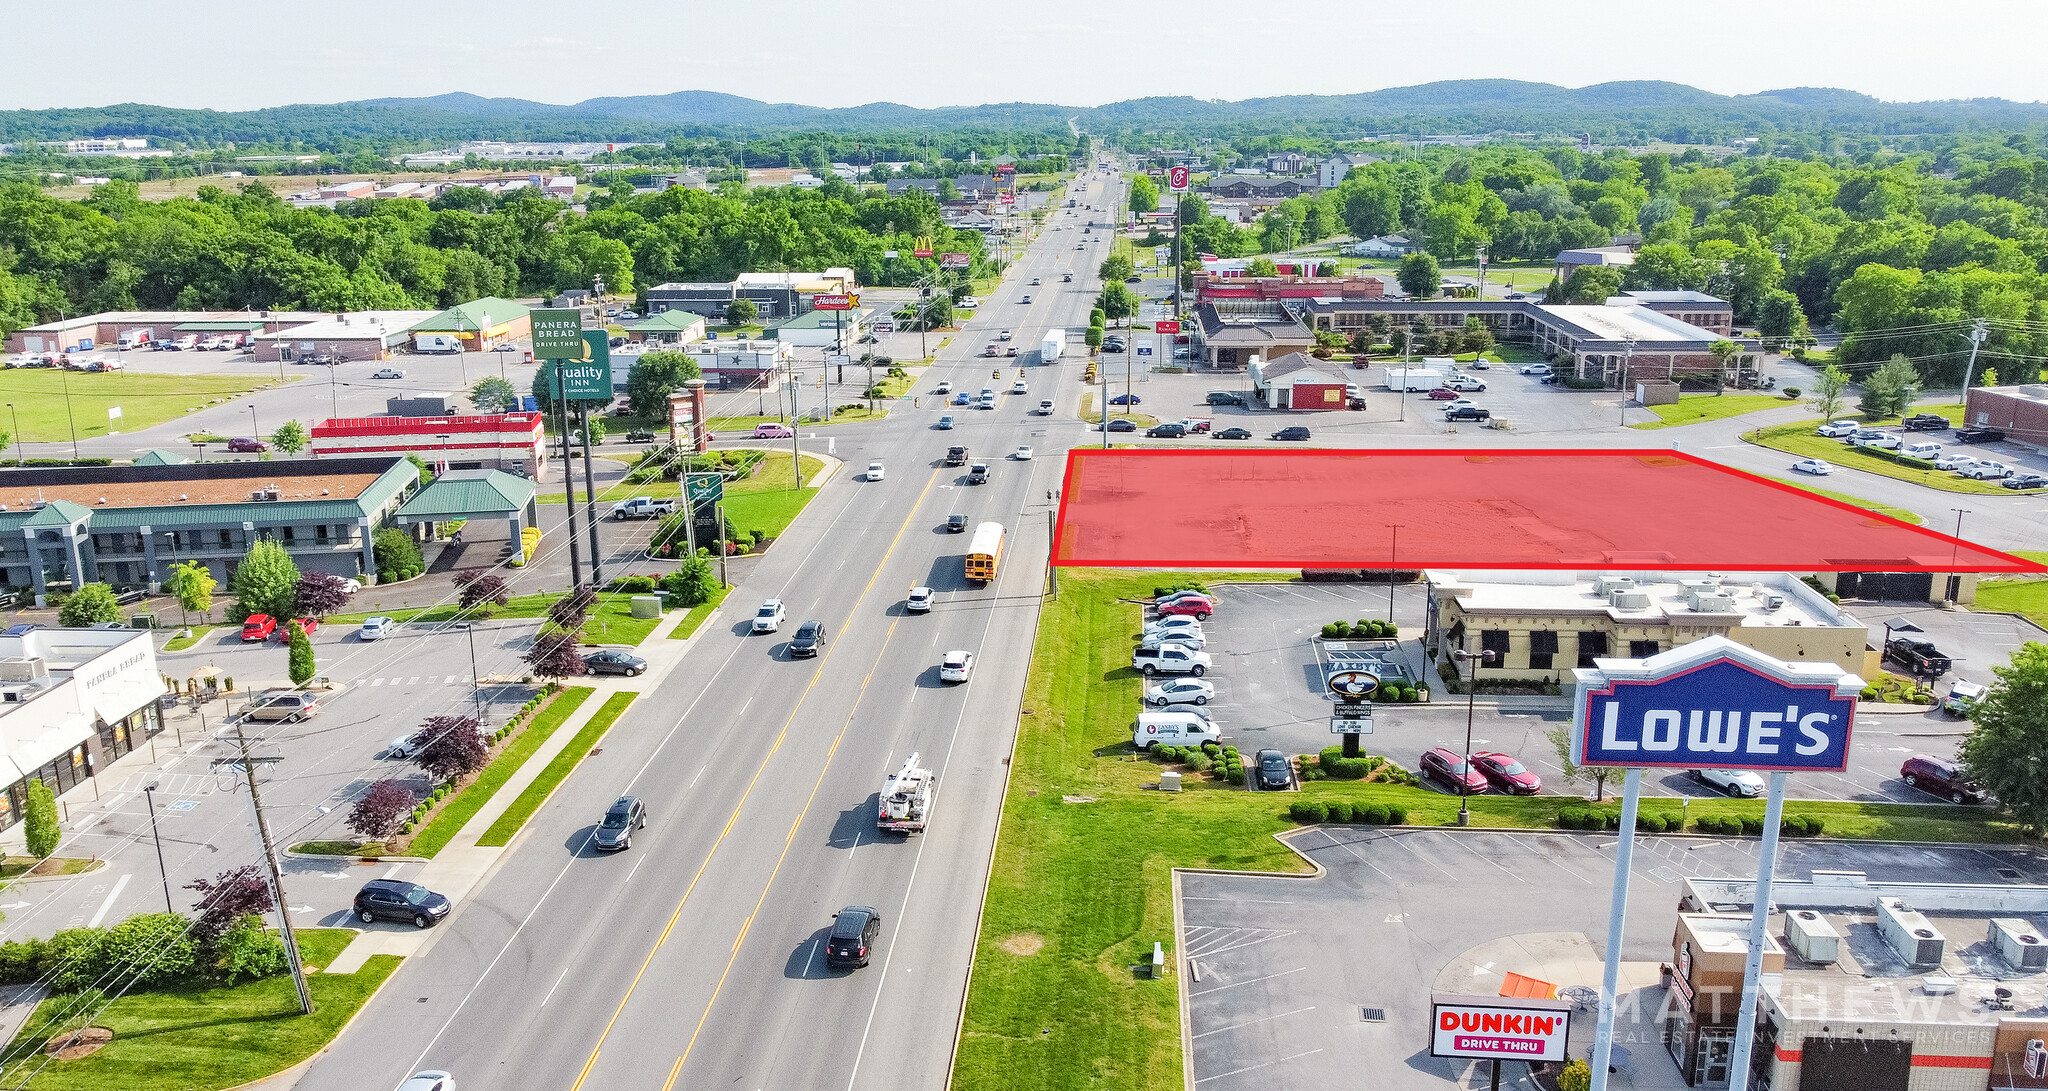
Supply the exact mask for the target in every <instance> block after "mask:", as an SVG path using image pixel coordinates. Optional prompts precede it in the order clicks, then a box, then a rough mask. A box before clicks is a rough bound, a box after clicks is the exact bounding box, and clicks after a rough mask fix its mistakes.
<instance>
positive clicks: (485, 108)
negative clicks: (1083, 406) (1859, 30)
mask: <svg viewBox="0 0 2048 1091" xmlns="http://www.w3.org/2000/svg"><path fill="white" fill-rule="evenodd" d="M1070 122H1071V123H1072V124H1074V125H1076V126H1079V127H1080V128H1081V129H1083V130H1086V131H1089V132H1095V133H1105V134H1112V135H1117V134H1130V133H1137V132H1147V131H1158V130H1172V131H1175V132H1178V133H1191V134H1201V133H1215V134H1219V135H1227V134H1229V133H1232V132H1244V131H1251V130H1254V129H1259V130H1264V131H1269V132H1271V131H1278V132H1301V133H1304V134H1320V135H1338V136H1357V135H1363V134H1369V133H1409V134H1415V133H1489V132H1496V131H1506V132H1512V133H1534V134H1536V135H1538V136H1547V137H1562V136H1577V135H1579V134H1581V133H1586V134H1589V135H1591V136H1592V137H1593V138H1594V139H1596V140H1602V141H1641V140H1649V139H1659V140H1670V141H1675V142H1680V143H1696V142H1705V141H1715V140H1725V139H1728V138H1730V137H1735V136H1746V135H1756V134H1758V133H1764V132H1818V131H1823V130H1825V131H1833V132H1837V133H1844V134H1879V135H1896V136H1917V135H1929V134H1943V133H1956V132H1968V131H1979V130H1987V129H2020V128H2025V127H2028V126H2032V125H2038V124H2041V123H2043V122H2048V105H2044V104H2042V103H2020V102H2012V101H2008V100H2005V99H1968V100H1952V101H1944V102H1883V101H1880V100H1878V99H1874V98H1871V97H1870V96H1868V95H1863V94H1859V93H1857V92H1854V91H1844V90H1839V89H1835V88H1825V87H1795V88H1788V89H1785V90H1779V91H1767V92H1764V93H1763V94H1757V95H1737V96H1728V95H1716V94H1712V93H1710V92H1707V91H1702V90H1699V89H1698V88H1694V87H1687V86H1685V85H1683V84H1676V83H1664V82H1657V81H1632V82H1618V83H1603V84H1596V85H1594V86H1591V87H1582V88H1568V87H1558V86H1555V85H1552V84H1546V83H1528V82H1523V81H1518V80H1449V81H1443V82H1439V83H1427V84H1421V85H1418V86H1414V87H1396V88H1390V89H1387V90H1383V91H1370V92H1366V93H1363V94H1356V95H1292V96H1285V97H1278V98H1258V99H1245V100H1242V101H1239V102H1220V101H1212V100H1204V99H1196V98H1188V97H1176V98H1143V99H1131V100H1127V101H1124V102H1113V103H1109V104H1107V105H1104V106H1099V107H1092V108H1091V107H1067V106H1058V105H1052V104H1047V103H1027V102H1011V103H990V104H984V105H980V106H948V107H941V108H938V109H929V110H926V109H917V108H914V107H909V106H901V105H898V104H895V103H888V102H878V103H869V104H867V105H864V106H856V107H851V108H846V109H824V108H821V107H815V106H802V105H796V104H792V103H769V102H760V101H757V100H755V99H750V98H742V97H740V96H737V95H727V94H721V93H718V92H715V91H678V92H676V93H674V94H669V95H638V96H630V97H620V98H594V99H587V100H585V101H583V102H578V103H575V104H573V105H567V106H562V105H553V104H549V103H542V102H530V101H527V100H525V99H508V98H483V97H481V96H477V95H471V94H466V93H455V94H447V95H435V96H433V97H430V98H387V99H366V100H361V101H356V102H341V103H333V104H327V105H300V106H279V107H273V108H269V109H262V110H248V111H242V112H233V113H229V112H220V111H214V110H183V109H173V108H170V107H163V106H148V105H141V104H135V103H126V104H121V105H116V106H101V107H90V108H80V109H53V110H14V111H7V112H0V141H9V142H11V141H24V140H55V139H66V138H75V137H86V136H134V135H147V136H154V137H159V138H163V139H167V140H175V141H180V142H183V143H186V144H191V145H202V146H210V145H218V144H223V143H227V142H234V143H236V144H261V145H292V144H303V145H308V146H312V147H319V148H327V149H335V148H365V147H376V148H390V147H394V146H399V145H416V144H420V143H438V142H454V141H458V140H474V139H497V140H620V141H628V140H631V141H648V140H662V139H666V138H669V137H673V136H698V137H702V136H732V135H741V134H743V133H745V132H747V131H748V130H752V131H754V132H756V133H762V132H774V131H788V130H797V129H812V130H831V131H877V130H882V131H886V130H900V129H905V128H910V127H915V126H931V127H935V128H940V129H961V128H974V129H987V130H1011V131H1035V132H1065V131H1066V130H1067V126H1068V124H1069V123H1070Z"/></svg>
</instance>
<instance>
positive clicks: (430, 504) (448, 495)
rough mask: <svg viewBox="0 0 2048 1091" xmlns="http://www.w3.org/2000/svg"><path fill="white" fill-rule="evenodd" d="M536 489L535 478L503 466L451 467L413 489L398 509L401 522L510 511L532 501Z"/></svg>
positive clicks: (471, 517)
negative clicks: (487, 467)
mask: <svg viewBox="0 0 2048 1091" xmlns="http://www.w3.org/2000/svg"><path fill="white" fill-rule="evenodd" d="M537 491H538V489H537V487H536V486H535V485H534V483H533V482H532V480H530V479H528V478H524V477H520V476H519V475H518V474H508V473H506V472H505V471H503V470H450V471H449V472H447V473H445V474H442V475H441V476H440V477H437V478H435V479H434V482H433V484H431V485H428V486H427V487H426V488H424V489H421V490H420V491H419V492H417V493H414V494H413V497H412V499H410V500H407V501H406V502H405V505H404V506H403V507H400V508H399V509H398V522H399V525H401V526H403V525H405V524H408V523H440V522H446V521H448V520H450V519H473V518H481V517H485V516H491V515H510V514H512V513H514V512H518V511H523V510H525V508H526V506H527V505H528V504H531V503H533V497H534V494H535V493H536V492H537Z"/></svg>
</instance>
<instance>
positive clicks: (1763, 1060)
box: [1662, 871, 2048, 1091]
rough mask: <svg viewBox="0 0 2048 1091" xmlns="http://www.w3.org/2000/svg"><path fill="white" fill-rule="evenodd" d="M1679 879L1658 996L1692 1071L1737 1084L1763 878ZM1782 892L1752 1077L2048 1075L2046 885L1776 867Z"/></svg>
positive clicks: (1979, 1082) (1886, 1084)
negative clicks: (1737, 1038) (1747, 966)
mask: <svg viewBox="0 0 2048 1091" xmlns="http://www.w3.org/2000/svg"><path fill="white" fill-rule="evenodd" d="M1683 890H1684V894H1683V896H1682V897H1681V898H1680V900H1679V909H1680V912H1679V914H1678V924H1677V928H1676V930H1675V931H1674V933H1673V937H1672V956H1673V957H1672V962H1671V964H1670V965H1671V974H1670V976H1669V977H1667V978H1666V989H1667V992H1668V994H1669V995H1667V996H1666V997H1665V998H1664V1000H1663V1011H1662V1022H1663V1026H1664V1037H1665V1044H1666V1048H1667V1049H1668V1050H1669V1051H1670V1052H1671V1055H1672V1057H1673V1059H1674V1060H1677V1061H1678V1062H1679V1070H1680V1072H1681V1074H1683V1075H1685V1076H1686V1080H1687V1082H1688V1083H1689V1084H1691V1085H1693V1086H1716V1085H1717V1083H1716V1081H1717V1079H1718V1081H1719V1082H1718V1086H1731V1085H1736V1082H1735V1081H1730V1080H1729V1079H1728V1075H1729V1074H1728V1072H1727V1063H1728V1052H1729V1048H1730V1046H1731V1045H1732V1043H1733V1041H1734V1031H1735V1014H1736V1012H1737V1010H1739V1008H1740V1004H1739V1003H1738V1000H1739V997H1740V989H1741V987H1742V962H1743V960H1744V958H1746V956H1747V954H1748V950H1749V943H1748V938H1747V932H1748V928H1749V913H1750V910H1751V907H1752V906H1753V905H1754V904H1755V893H1756V884H1755V882H1754V880H1748V879H1709V878H1694V879H1687V880H1686V881H1685V884H1684V887H1683ZM1771 903H1772V906H1773V911H1772V912H1771V915H1770V918H1769V921H1768V924H1767V929H1766V939H1765V942H1766V944H1767V946H1766V948H1765V956H1764V957H1765V961H1764V972H1763V974H1762V975H1761V979H1760V981H1759V992H1760V993H1761V996H1760V998H1759V999H1760V1003H1759V1005H1758V1013H1757V1022H1756V1038H1755V1041H1754V1045H1753V1047H1752V1050H1751V1058H1752V1065H1753V1067H1752V1070H1751V1075H1752V1078H1753V1080H1754V1081H1755V1083H1754V1085H1755V1086H1762V1087H1771V1088H1779V1089H1783V1091H1826V1089H1829V1088H1844V1089H1849V1088H1853V1089H1855V1091H1994V1089H2006V1088H2041V1087H2044V1086H2048V984H2044V976H2043V970H2044V969H2048V887H2042V886H2033V885H1998V886H1987V885H1979V884H1965V883H1954V884H1950V883H1897V882H1884V881H1873V880H1871V879H1870V878H1869V877H1868V876H1867V875H1865V874H1864V873H1863V872H1857V871H1814V872H1811V873H1809V876H1808V877H1807V878H1806V879H1803V880H1802V879H1793V878H1790V877H1783V878H1779V879H1777V880H1776V881H1774V882H1773V883H1772V886H1771ZM1716 1058H1718V1059H1719V1066H1718V1068H1717V1067H1716V1065H1715V1063H1714V1062H1715V1059H1716Z"/></svg>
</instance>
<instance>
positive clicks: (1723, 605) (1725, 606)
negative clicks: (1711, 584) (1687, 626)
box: [1686, 589, 1735, 614]
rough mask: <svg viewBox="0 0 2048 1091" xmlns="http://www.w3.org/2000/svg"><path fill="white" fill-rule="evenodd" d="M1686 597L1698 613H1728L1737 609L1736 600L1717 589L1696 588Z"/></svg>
mask: <svg viewBox="0 0 2048 1091" xmlns="http://www.w3.org/2000/svg"><path fill="white" fill-rule="evenodd" d="M1686 598H1687V600H1689V602H1690V604H1691V606H1692V608H1693V610H1694V611H1695V612H1697V613H1702V614H1726V613H1729V612H1731V611H1733V610H1734V609H1735V600H1734V599H1732V598H1729V597H1728V596H1727V595H1724V594H1722V593H1721V592H1720V591H1719V590H1717V589H1708V590H1704V591H1702V590H1694V591H1692V592H1691V593H1690V594H1688V595H1687V596H1686Z"/></svg>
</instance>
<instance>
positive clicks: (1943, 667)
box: [1884, 636, 1955, 678]
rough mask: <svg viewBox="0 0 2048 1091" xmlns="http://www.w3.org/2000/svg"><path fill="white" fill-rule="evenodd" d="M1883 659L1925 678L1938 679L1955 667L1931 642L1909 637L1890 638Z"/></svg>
mask: <svg viewBox="0 0 2048 1091" xmlns="http://www.w3.org/2000/svg"><path fill="white" fill-rule="evenodd" d="M1884 657H1885V658H1886V659H1891V660H1895V661H1897V662H1899V663H1901V664H1903V665H1904V666H1905V668H1906V669H1907V670H1909V671H1912V672H1913V673H1914V674H1917V675H1921V676H1923V677H1927V678H1939V677H1941V676H1942V675H1944V674H1947V673H1948V670H1949V668H1950V667H1953V666H1955V664H1954V663H1953V662H1952V661H1950V659H1949V657H1948V656H1945V655H1943V654H1941V649H1939V648H1936V647H1935V646H1934V644H1933V643H1932V642H1931V641H1926V640H1915V639H1913V638H1912V637H1910V636H1895V637H1893V638H1891V640H1890V641H1889V642H1887V643H1886V644H1885V646H1884Z"/></svg>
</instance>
